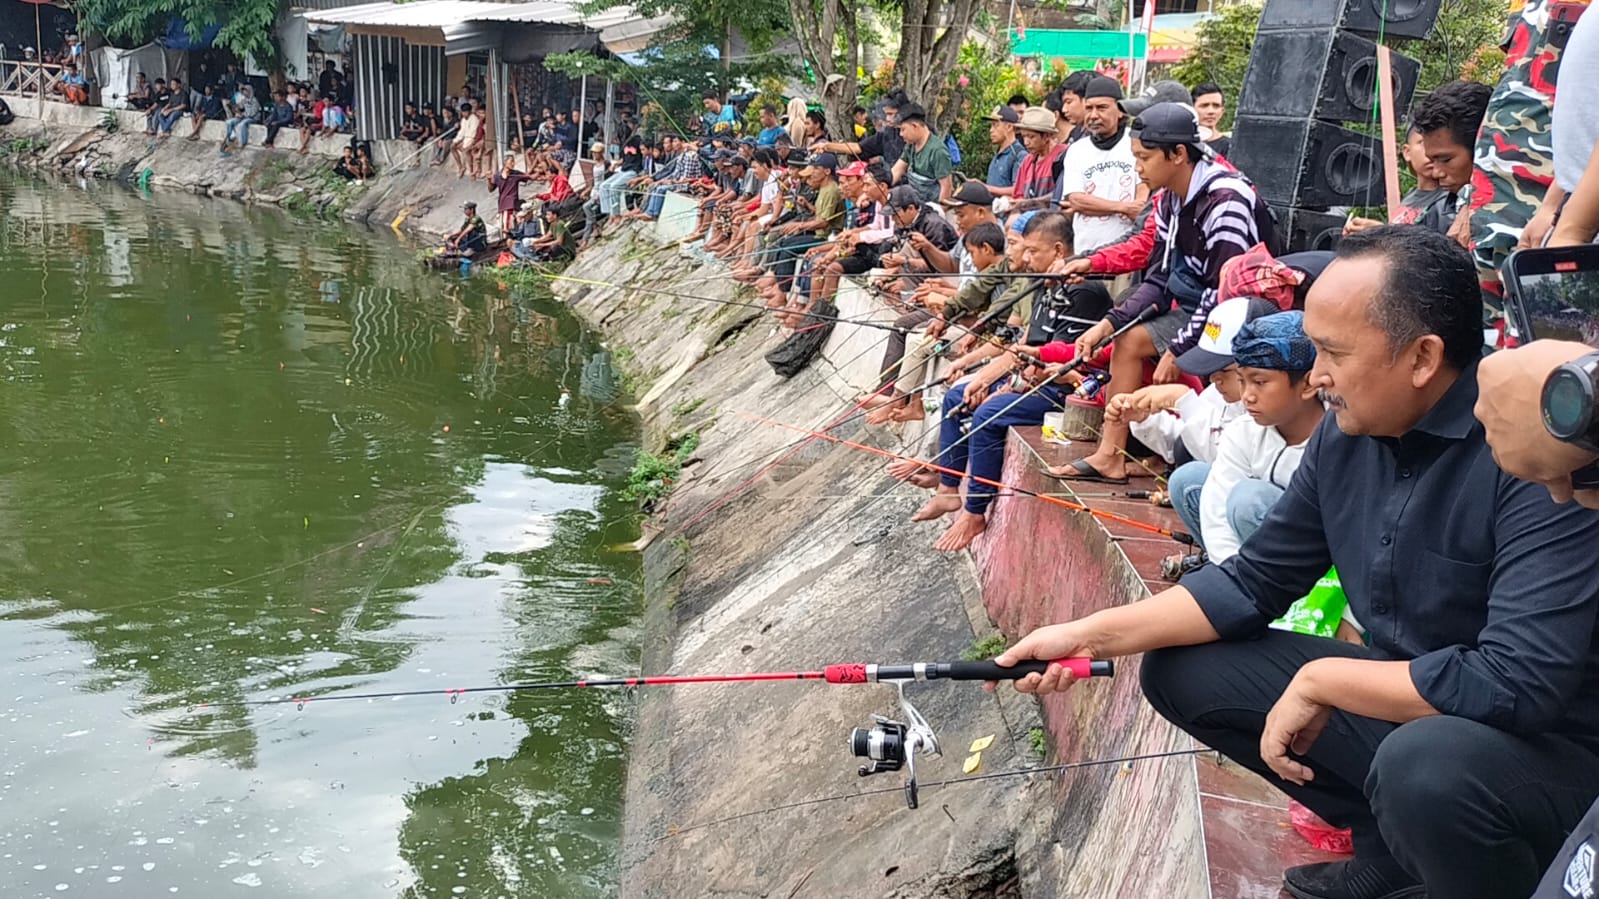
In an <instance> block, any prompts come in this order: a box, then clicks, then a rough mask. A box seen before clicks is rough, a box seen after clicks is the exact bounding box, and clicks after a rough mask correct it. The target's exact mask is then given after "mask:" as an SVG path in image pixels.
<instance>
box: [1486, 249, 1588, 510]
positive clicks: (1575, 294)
mask: <svg viewBox="0 0 1599 899" xmlns="http://www.w3.org/2000/svg"><path fill="white" fill-rule="evenodd" d="M1500 280H1501V281H1502V282H1503V283H1504V285H1505V324H1506V326H1507V328H1508V329H1509V331H1510V333H1511V335H1512V336H1513V337H1515V338H1516V342H1517V343H1528V342H1531V341H1534V340H1542V339H1553V340H1574V341H1577V342H1579V343H1586V344H1587V345H1589V346H1591V347H1595V348H1599V244H1583V245H1582V246H1577V247H1543V248H1539V249H1530V250H1517V251H1516V252H1514V253H1511V254H1510V258H1509V259H1506V260H1505V265H1504V268H1503V269H1502V270H1501V271H1500ZM1571 483H1572V486H1574V487H1576V488H1578V489H1587V488H1593V487H1599V462H1595V463H1593V464H1590V465H1587V466H1585V467H1583V468H1580V469H1578V470H1577V471H1574V472H1572V473H1571Z"/></svg>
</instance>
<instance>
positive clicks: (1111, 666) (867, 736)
mask: <svg viewBox="0 0 1599 899" xmlns="http://www.w3.org/2000/svg"><path fill="white" fill-rule="evenodd" d="M1051 665H1053V666H1056V667H1059V668H1063V669H1065V670H1066V671H1069V672H1071V674H1072V676H1073V677H1074V678H1090V677H1111V676H1113V675H1115V673H1116V664H1115V663H1114V662H1111V661H1109V660H1105V659H1087V658H1070V659H1057V660H1055V661H1053V662H1044V661H1036V660H1035V661H1029V662H1018V663H1016V664H1015V665H1014V666H1012V667H1010V668H1004V667H1001V666H1000V665H998V664H996V663H995V662H993V661H981V662H910V663H906V664H900V665H879V664H869V663H862V662H851V663H846V664H837V665H827V666H825V667H823V668H821V669H818V670H813V671H756V672H750V673H748V674H678V675H654V676H650V675H646V676H642V677H601V678H584V679H582V680H566V681H545V682H542V683H527V684H495V685H492V686H481V687H454V688H444V689H435V690H385V691H381V692H371V693H334V694H331V695H328V696H317V697H310V696H297V697H292V698H287V699H243V700H236V701H232V702H225V703H205V704H201V705H199V706H196V708H206V707H208V706H210V705H237V706H270V705H287V704H290V703H293V704H294V707H295V708H296V709H304V708H305V706H306V703H308V702H311V701H313V699H314V700H315V701H317V702H327V701H331V700H335V699H366V700H374V699H396V698H399V697H402V696H444V697H448V698H449V700H450V702H451V703H455V702H456V701H458V700H459V699H460V698H461V697H462V696H464V695H467V694H470V693H514V692H521V691H526V690H576V689H587V688H596V687H598V688H603V687H670V686H683V685H687V684H749V683H770V682H774V681H819V682H822V683H827V684H839V685H850V684H893V685H894V686H895V687H896V688H897V689H898V690H899V706H900V714H901V717H903V718H904V719H905V720H904V721H897V720H894V719H891V718H888V717H886V716H883V715H873V716H872V726H871V727H857V728H855V729H854V730H852V731H851V732H850V735H849V748H850V752H851V753H852V754H854V755H855V756H856V757H857V758H862V759H865V760H866V763H865V764H863V765H862V766H861V767H860V768H859V770H858V771H857V773H858V774H859V775H860V776H862V777H865V776H867V775H870V774H878V773H881V772H884V771H898V770H900V769H901V768H903V769H905V771H906V779H905V804H906V805H907V806H909V807H910V808H916V807H917V805H918V804H919V798H918V794H917V788H916V755H917V754H918V753H920V754H922V755H935V756H936V755H940V754H941V750H940V749H939V744H938V737H937V735H936V734H934V733H933V726H932V725H931V724H928V723H927V719H926V718H924V717H922V713H921V712H919V711H917V709H916V707H915V706H914V705H911V702H910V700H909V699H907V698H906V697H905V685H906V684H908V683H911V682H912V681H934V680H953V681H1015V680H1020V679H1022V678H1024V677H1026V676H1028V675H1029V674H1043V673H1044V672H1045V671H1047V670H1049V668H1050V666H1051Z"/></svg>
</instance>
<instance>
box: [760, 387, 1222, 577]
mask: <svg viewBox="0 0 1599 899" xmlns="http://www.w3.org/2000/svg"><path fill="white" fill-rule="evenodd" d="M738 414H739V415H741V416H743V417H744V418H748V419H750V420H752V421H757V422H760V423H761V424H767V425H776V426H777V427H780V428H784V429H787V430H790V431H798V432H800V433H802V434H809V435H810V436H811V437H813V438H816V439H820V440H827V441H830V442H832V443H837V444H840V445H841V446H847V447H849V448H850V449H858V450H863V451H865V452H868V453H871V454H872V455H874V456H882V457H884V458H887V459H898V460H899V461H901V462H913V463H915V464H917V465H920V466H922V467H923V468H928V469H931V470H933V471H937V472H942V473H943V474H947V475H952V476H954V477H957V478H971V479H972V480H974V481H976V482H977V483H979V484H986V485H988V486H990V487H995V488H999V489H1002V490H1009V491H1012V492H1013V493H1019V494H1021V495H1022V496H1030V497H1032V498H1033V499H1036V500H1041V501H1043V502H1046V503H1050V504H1052V505H1056V506H1060V507H1061V508H1063V509H1069V510H1071V511H1073V512H1087V513H1088V514H1090V515H1092V516H1094V517H1095V518H1099V519H1102V520H1105V521H1114V522H1116V523H1118V524H1125V525H1127V526H1128V527H1134V528H1138V529H1139V530H1141V531H1149V532H1150V533H1152V534H1159V535H1161V536H1162V537H1169V538H1171V539H1172V540H1175V541H1177V542H1178V543H1182V544H1184V545H1187V546H1193V545H1194V538H1193V536H1192V535H1190V534H1187V533H1184V532H1183V531H1173V530H1168V529H1167V528H1163V527H1158V526H1156V525H1153V524H1150V523H1149V522H1146V521H1139V520H1138V519H1136V518H1128V517H1126V516H1125V515H1117V514H1116V513H1115V512H1106V511H1105V510H1103V509H1091V508H1089V507H1088V506H1085V505H1083V504H1082V503H1074V502H1072V501H1071V500H1069V499H1061V498H1060V497H1058V496H1050V495H1049V494H1047V493H1035V492H1033V491H1031V490H1027V489H1025V488H1022V487H1017V486H1015V485H1014V484H1006V483H1003V482H1001V481H991V480H989V479H988V478H980V477H978V476H976V475H971V474H967V473H966V472H964V471H957V470H956V469H953V468H947V467H945V466H943V465H937V464H934V463H932V462H923V461H922V460H920V459H913V458H911V457H910V456H902V455H900V454H899V453H891V452H889V451H888V450H885V449H878V448H877V447H875V446H867V445H866V444H864V443H856V442H855V441H853V440H845V439H844V438H842V437H834V436H833V435H832V434H824V433H822V432H821V431H807V430H806V429H804V428H802V427H799V426H797V425H790V424H784V423H783V422H780V421H773V420H771V419H770V418H762V417H760V416H759V415H751V414H749V413H748V412H740V413H738Z"/></svg>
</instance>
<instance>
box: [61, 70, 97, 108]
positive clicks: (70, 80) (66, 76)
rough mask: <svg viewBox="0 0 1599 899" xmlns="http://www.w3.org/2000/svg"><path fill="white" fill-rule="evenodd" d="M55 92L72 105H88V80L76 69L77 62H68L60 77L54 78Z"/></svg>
mask: <svg viewBox="0 0 1599 899" xmlns="http://www.w3.org/2000/svg"><path fill="white" fill-rule="evenodd" d="M55 89H56V93H58V94H60V95H61V99H62V100H65V101H66V102H68V103H71V104H72V105H74V106H87V105H89V80H88V79H87V78H84V77H83V74H82V73H81V72H79V71H78V64H77V63H75V62H68V63H67V65H66V69H65V70H64V71H63V72H62V73H61V77H60V78H58V79H56V87H55Z"/></svg>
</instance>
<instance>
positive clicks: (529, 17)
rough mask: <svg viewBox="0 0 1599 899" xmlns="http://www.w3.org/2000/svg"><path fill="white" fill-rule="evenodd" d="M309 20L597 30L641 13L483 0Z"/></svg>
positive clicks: (343, 12) (369, 8)
mask: <svg viewBox="0 0 1599 899" xmlns="http://www.w3.org/2000/svg"><path fill="white" fill-rule="evenodd" d="M301 15H303V16H304V17H305V18H306V20H308V21H311V22H317V23H320V24H326V25H365V26H368V27H387V28H437V29H441V30H444V29H447V28H449V27H450V26H452V25H461V24H464V23H467V22H524V23H529V24H545V25H574V26H579V27H584V28H590V29H593V30H595V31H599V30H601V29H604V28H607V27H610V26H612V25H618V24H621V23H623V22H626V21H629V20H631V19H637V18H640V17H639V14H638V13H637V12H635V11H634V10H632V9H631V8H628V7H617V8H614V9H608V10H606V11H604V12H601V13H596V14H593V15H585V14H584V13H583V11H582V10H581V9H580V8H579V4H578V2H575V0H573V2H567V0H543V2H538V3H488V2H483V0H413V2H409V3H390V2H385V3H363V4H361V5H360V6H346V7H344V8H342V9H329V10H314V11H308V12H305V13H302V14H301Z"/></svg>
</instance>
